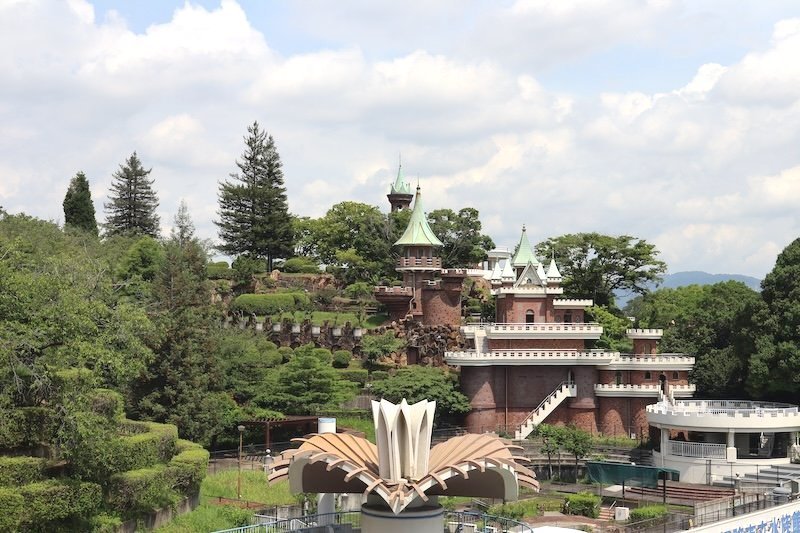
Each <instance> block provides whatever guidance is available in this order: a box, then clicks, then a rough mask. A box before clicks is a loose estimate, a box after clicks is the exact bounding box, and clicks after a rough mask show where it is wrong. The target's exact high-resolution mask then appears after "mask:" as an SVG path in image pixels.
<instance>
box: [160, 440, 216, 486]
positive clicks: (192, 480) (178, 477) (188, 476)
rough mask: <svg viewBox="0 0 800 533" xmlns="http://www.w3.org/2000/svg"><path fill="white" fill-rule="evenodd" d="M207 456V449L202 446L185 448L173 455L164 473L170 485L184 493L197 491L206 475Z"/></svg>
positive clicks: (208, 455)
mask: <svg viewBox="0 0 800 533" xmlns="http://www.w3.org/2000/svg"><path fill="white" fill-rule="evenodd" d="M209 457H210V454H209V453H208V450H204V449H203V448H199V449H190V450H186V451H184V452H181V453H179V454H178V455H176V456H175V457H173V458H172V461H170V462H169V465H168V467H167V474H166V475H167V476H168V477H169V478H170V480H171V484H172V487H173V488H174V489H176V490H178V491H179V492H180V493H181V494H185V495H189V494H193V493H195V492H197V491H198V490H199V489H200V483H201V482H202V481H203V478H204V477H205V476H206V471H207V470H208V460H209Z"/></svg>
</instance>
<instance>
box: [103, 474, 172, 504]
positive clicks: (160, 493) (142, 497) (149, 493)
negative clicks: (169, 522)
mask: <svg viewBox="0 0 800 533" xmlns="http://www.w3.org/2000/svg"><path fill="white" fill-rule="evenodd" d="M171 480H172V472H169V473H168V469H167V467H166V466H165V465H157V466H154V467H151V468H140V469H138V470H129V471H127V472H122V473H121V474H114V475H113V476H111V479H110V481H109V488H108V498H107V501H108V504H109V505H110V506H111V508H112V509H114V510H115V511H118V512H120V513H122V515H123V516H130V515H132V514H136V513H143V512H149V511H152V510H154V509H160V508H161V507H165V506H167V505H170V504H172V503H174V502H176V501H177V500H178V499H179V496H178V493H177V492H175V491H174V490H173V489H172V486H171Z"/></svg>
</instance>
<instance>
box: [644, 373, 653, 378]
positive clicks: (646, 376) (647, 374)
mask: <svg viewBox="0 0 800 533" xmlns="http://www.w3.org/2000/svg"><path fill="white" fill-rule="evenodd" d="M644 379H653V377H652V376H651V375H650V372H645V373H644Z"/></svg>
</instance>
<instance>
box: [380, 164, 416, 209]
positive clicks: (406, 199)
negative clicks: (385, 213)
mask: <svg viewBox="0 0 800 533" xmlns="http://www.w3.org/2000/svg"><path fill="white" fill-rule="evenodd" d="M386 197H387V198H388V199H389V204H390V205H391V206H392V213H394V212H395V211H400V210H401V209H408V207H409V206H410V205H411V200H412V198H414V195H413V194H411V186H410V185H409V184H408V182H407V181H406V180H405V176H404V175H403V161H402V160H400V161H399V163H398V165H397V178H395V180H394V183H392V186H391V187H390V188H389V194H387V195H386Z"/></svg>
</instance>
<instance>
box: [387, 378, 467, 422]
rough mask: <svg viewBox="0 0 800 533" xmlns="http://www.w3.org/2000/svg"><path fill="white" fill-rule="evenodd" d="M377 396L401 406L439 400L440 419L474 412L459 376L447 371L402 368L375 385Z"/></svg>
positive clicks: (437, 407) (437, 406)
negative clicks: (463, 391) (458, 380)
mask: <svg viewBox="0 0 800 533" xmlns="http://www.w3.org/2000/svg"><path fill="white" fill-rule="evenodd" d="M372 391H373V393H374V394H375V395H377V396H379V397H381V398H385V399H387V400H389V401H390V402H394V403H398V402H400V400H402V399H403V398H405V399H406V401H407V402H408V403H416V402H419V401H421V400H435V401H436V413H437V418H438V417H439V416H455V415H462V414H464V413H467V412H468V411H469V410H470V406H469V399H468V398H467V397H466V396H464V394H462V393H461V391H460V390H459V387H458V382H457V380H456V378H455V375H453V374H451V373H450V372H449V371H447V370H442V369H440V368H433V367H425V366H410V367H406V368H401V369H400V370H398V371H397V373H396V374H395V375H394V376H391V377H389V378H388V379H384V380H381V381H376V382H374V383H373V384H372Z"/></svg>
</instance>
